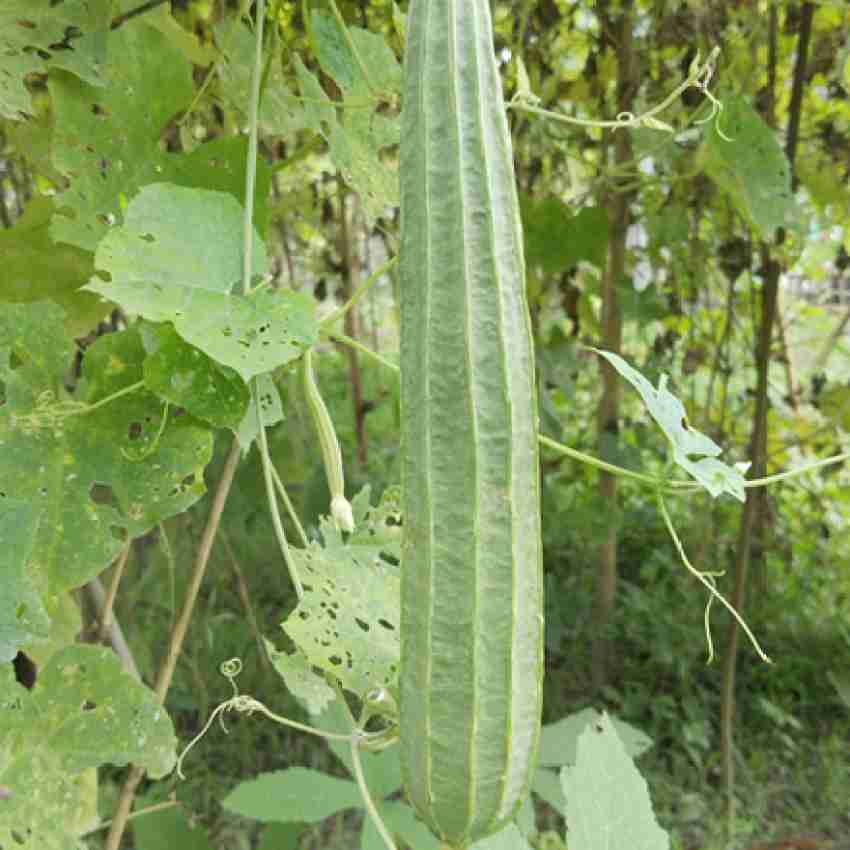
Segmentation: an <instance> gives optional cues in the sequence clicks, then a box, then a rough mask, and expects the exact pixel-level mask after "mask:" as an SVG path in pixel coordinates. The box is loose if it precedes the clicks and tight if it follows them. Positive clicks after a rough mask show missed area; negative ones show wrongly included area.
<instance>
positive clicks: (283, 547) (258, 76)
mask: <svg viewBox="0 0 850 850" xmlns="http://www.w3.org/2000/svg"><path fill="white" fill-rule="evenodd" d="M265 20H266V4H265V0H257V27H256V34H255V38H254V66H253V68H252V69H251V99H250V104H249V109H248V116H249V118H248V126H249V129H248V161H247V163H246V166H245V211H244V215H243V218H242V225H243V227H242V294H243V295H248V294H249V293H250V291H251V276H252V274H253V265H252V264H253V250H254V194H255V192H256V185H257V147H258V141H257V137H258V131H257V123H258V116H259V112H260V85H261V82H262V77H263V26H264V24H265ZM251 404H252V405H253V406H254V411H255V413H256V416H257V448H258V450H259V452H260V462H261V464H262V467H263V481H264V482H265V486H266V501H267V502H268V505H269V511H270V512H271V516H272V526H273V528H274V533H275V537H276V538H277V543H278V546H279V547H280V551H281V554H282V555H283V561H284V563H285V564H286V569H287V570H288V572H289V578H290V580H291V581H292V584H293V586H294V588H295V593H296V595H297V597H298V599H299V600H301V599H302V598H303V597H304V587H303V586H302V584H301V580H300V578H299V577H298V570H297V568H296V566H295V562H294V560H293V558H292V553H291V552H290V551H289V543H288V542H287V540H286V532H285V531H284V529H283V521H282V520H281V518H280V511H279V510H278V506H277V498H276V496H275V487H274V475H273V474H272V460H271V456H270V454H269V441H268V437H267V436H266V425H265V422H263V411H262V408H261V407H260V393H259V390H258V388H257V379H256V378H253V379H252V380H251Z"/></svg>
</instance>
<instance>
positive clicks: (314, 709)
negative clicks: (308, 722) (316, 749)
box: [265, 640, 336, 714]
mask: <svg viewBox="0 0 850 850" xmlns="http://www.w3.org/2000/svg"><path fill="white" fill-rule="evenodd" d="M265 644H266V652H267V653H268V655H269V660H270V661H271V663H272V665H273V666H274V669H275V670H277V672H278V673H279V674H280V676H281V678H282V679H283V681H284V684H285V685H286V687H287V690H288V691H289V692H290V693H291V694H292V695H293V696H294V697H295V698H296V699H297V700H299V702H301V703H303V704H304V705H305V706H306V708H307V711H309V712H310V714H321V713H322V712H323V711H324V710H325V709H326V708H327V707H328V705H329V704H330V703H332V702H333V701H334V700H335V699H336V692H335V691H334V690H333V688H331V686H330V685H328V683H327V682H326V681H325V680H324V679H323V678H322V677H321V676H319V675H318V674H317V673H314V672H313V669H312V667H311V666H310V663H309V662H308V661H307V659H306V658H305V657H304V656H303V655H302V654H301V653H300V652H297V651H296V652H280V651H278V650H277V649H276V648H275V646H274V644H273V643H272V642H271V641H269V640H267V641H266V642H265Z"/></svg>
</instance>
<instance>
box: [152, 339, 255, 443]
mask: <svg viewBox="0 0 850 850" xmlns="http://www.w3.org/2000/svg"><path fill="white" fill-rule="evenodd" d="M143 338H144V341H145V348H146V349H147V351H148V352H150V353H149V354H148V356H147V358H146V359H145V363H144V376H145V386H147V388H148V389H149V390H150V391H151V392H153V393H156V394H157V395H158V396H159V397H160V398H163V399H166V400H167V401H169V402H171V403H172V404H175V405H177V406H178V407H183V408H185V409H186V410H188V411H189V413H191V414H192V416H195V417H197V418H198V419H203V420H204V421H205V422H209V423H210V424H211V425H214V426H215V427H217V428H230V429H231V430H233V431H235V430H236V429H237V428H238V427H239V423H240V422H241V421H242V419H243V417H244V416H245V412H246V410H247V408H248V402H249V401H250V392H249V390H248V387H247V385H246V384H245V382H244V381H243V380H242V379H241V378H240V377H239V375H237V374H236V372H234V371H233V370H232V369H228V368H227V367H226V366H219V365H218V364H217V363H216V362H215V361H214V360H211V359H210V358H209V357H207V356H206V355H205V354H203V353H202V352H200V351H199V350H198V349H197V348H195V347H194V346H191V345H189V343H187V342H184V341H183V340H182V339H181V338H180V337H179V336H178V335H177V332H176V331H175V330H174V328H173V327H172V326H171V325H168V324H162V325H147V326H146V327H145V328H144V332H143Z"/></svg>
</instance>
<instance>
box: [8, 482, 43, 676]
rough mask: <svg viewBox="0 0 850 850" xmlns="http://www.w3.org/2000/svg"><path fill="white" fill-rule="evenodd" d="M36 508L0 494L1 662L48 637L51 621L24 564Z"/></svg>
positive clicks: (33, 577) (32, 541) (31, 540)
mask: <svg viewBox="0 0 850 850" xmlns="http://www.w3.org/2000/svg"><path fill="white" fill-rule="evenodd" d="M38 518H39V517H38V512H37V510H36V507H35V505H32V504H30V503H29V502H22V501H19V500H17V499H10V498H9V497H8V496H7V495H5V494H2V495H0V662H3V661H11V660H12V659H13V658H14V657H15V655H16V654H17V652H18V648H19V647H21V646H23V645H25V644H28V643H31V642H33V641H35V640H38V639H43V638H45V637H46V636H47V633H48V630H49V627H50V620H49V618H48V615H47V611H46V610H45V608H44V605H43V603H42V600H41V596H40V594H39V590H43V588H38V587H37V578H38V576H37V575H36V574H35V571H32V570H27V565H28V563H29V560H30V556H31V553H32V550H33V547H34V545H35V539H36V531H37V529H38Z"/></svg>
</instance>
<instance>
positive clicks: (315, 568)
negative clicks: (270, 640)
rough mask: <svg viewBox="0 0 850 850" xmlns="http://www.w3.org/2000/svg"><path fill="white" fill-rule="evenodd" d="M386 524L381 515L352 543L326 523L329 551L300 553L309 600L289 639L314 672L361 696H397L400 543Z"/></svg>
mask: <svg viewBox="0 0 850 850" xmlns="http://www.w3.org/2000/svg"><path fill="white" fill-rule="evenodd" d="M385 517H386V515H385V514H382V512H381V511H380V510H378V511H375V512H374V515H370V517H369V519H368V520H367V521H366V523H365V526H362V527H361V525H359V524H358V526H357V529H356V531H355V533H354V534H353V535H352V537H351V540H350V541H346V540H343V538H342V533H341V532H339V531H337V530H336V529H335V526H334V525H333V523H332V522H331V521H329V520H328V519H327V518H325V520H324V521H323V523H322V526H321V528H322V534H323V536H324V538H325V545H322V544H321V543H316V542H314V543H311V544H310V546H309V547H308V548H306V549H293V550H292V557H293V559H294V561H295V564H296V567H297V569H298V573H299V575H300V577H301V580H302V582H303V584H304V597H303V598H302V599H301V601H300V602H299V603H298V606H297V607H296V608H295V610H294V611H293V612H292V613H291V614H290V616H289V617H288V618H287V620H286V621H285V622H284V623H283V628H284V631H285V632H286V633H287V634H288V635H289V637H290V638H292V640H293V641H294V642H295V643H296V645H297V646H298V648H299V649H300V650H301V652H303V653H304V655H305V656H306V657H307V659H308V660H309V662H310V664H312V665H313V666H315V667H318V668H320V669H321V670H324V671H325V672H327V673H330V674H331V675H333V676H335V677H336V678H337V679H338V680H339V681H340V683H341V684H342V686H343V687H344V688H346V689H347V690H350V691H353V692H354V693H356V694H359V695H361V696H362V695H363V694H365V693H366V692H367V691H368V690H370V689H371V688H375V687H390V688H391V689H393V690H394V689H395V688H396V682H397V677H398V663H399V631H398V618H399V604H400V603H399V591H400V579H399V571H398V566H397V563H398V559H397V555H396V553H398V549H397V548H396V547H397V546H398V543H395V544H394V545H393V544H390V543H388V542H387V541H386V539H385V537H386V534H387V532H388V530H389V529H388V528H387V526H386V521H387V520H386V518H385ZM396 531H398V532H400V528H397V529H396ZM397 536H398V537H399V538H400V534H398V535H397ZM399 542H400V541H399Z"/></svg>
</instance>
